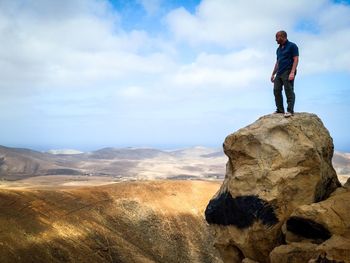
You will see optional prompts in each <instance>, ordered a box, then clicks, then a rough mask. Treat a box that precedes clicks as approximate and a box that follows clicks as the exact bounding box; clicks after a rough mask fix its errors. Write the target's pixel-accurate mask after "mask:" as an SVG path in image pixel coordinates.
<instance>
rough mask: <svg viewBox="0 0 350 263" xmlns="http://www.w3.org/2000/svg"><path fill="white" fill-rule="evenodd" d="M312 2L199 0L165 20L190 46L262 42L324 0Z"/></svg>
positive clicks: (176, 35) (232, 45)
mask: <svg viewBox="0 0 350 263" xmlns="http://www.w3.org/2000/svg"><path fill="white" fill-rule="evenodd" d="M314 2H315V1H312V3H311V2H305V1H301V0H298V1H293V2H283V3H282V2H281V1H277V0H272V1H269V2H268V4H267V3H266V2H264V1H243V0H235V1H232V0H215V1H213V0H203V1H202V2H201V3H200V5H199V6H198V7H197V10H196V12H195V14H191V13H189V12H188V11H187V10H185V9H184V8H179V9H176V10H173V11H172V12H170V13H169V14H168V16H167V23H168V25H169V28H170V30H171V31H172V32H173V33H174V35H175V37H176V39H178V40H180V41H185V42H189V43H190V44H192V45H200V44H202V43H212V44H216V45H218V46H224V47H229V48H234V47H241V46H242V44H244V45H245V43H254V44H255V45H256V44H259V42H266V41H267V40H268V39H269V38H271V36H273V34H274V33H275V32H276V31H277V30H280V29H281V28H284V29H286V30H289V29H291V28H293V24H294V23H295V20H296V19H297V18H299V17H303V16H305V15H306V13H309V12H312V11H313V10H315V8H317V7H318V5H319V4H321V3H322V2H324V1H316V2H317V3H318V4H315V3H314ZM306 10H308V11H306Z"/></svg>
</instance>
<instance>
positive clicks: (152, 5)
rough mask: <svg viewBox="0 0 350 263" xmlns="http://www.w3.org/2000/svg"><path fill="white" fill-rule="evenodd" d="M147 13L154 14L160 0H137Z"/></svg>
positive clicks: (158, 7)
mask: <svg viewBox="0 0 350 263" xmlns="http://www.w3.org/2000/svg"><path fill="white" fill-rule="evenodd" d="M138 2H139V3H140V4H141V5H142V6H143V7H144V9H145V10H146V12H147V14H148V15H154V14H155V13H156V12H157V11H158V10H159V9H160V7H161V3H162V0H138Z"/></svg>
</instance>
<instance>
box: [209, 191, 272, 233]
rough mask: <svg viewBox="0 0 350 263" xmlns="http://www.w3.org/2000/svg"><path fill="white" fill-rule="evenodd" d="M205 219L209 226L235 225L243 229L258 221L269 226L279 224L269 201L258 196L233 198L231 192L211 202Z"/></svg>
mask: <svg viewBox="0 0 350 263" xmlns="http://www.w3.org/2000/svg"><path fill="white" fill-rule="evenodd" d="M205 219H206V220H207V222H208V223H209V224H217V225H224V226H228V225H234V226H236V227H238V228H241V229H243V228H247V227H249V226H251V225H253V223H254V222H255V221H258V220H261V222H262V223H263V224H264V225H267V226H273V225H274V224H276V223H278V219H277V217H276V215H275V212H274V209H273V207H272V206H271V205H270V204H269V203H268V202H267V201H265V200H263V199H260V198H259V197H258V196H256V195H246V196H237V197H235V198H233V197H232V195H231V193H230V192H225V193H222V194H220V195H219V196H218V197H216V198H214V199H212V200H210V202H209V204H208V206H207V208H206V210H205Z"/></svg>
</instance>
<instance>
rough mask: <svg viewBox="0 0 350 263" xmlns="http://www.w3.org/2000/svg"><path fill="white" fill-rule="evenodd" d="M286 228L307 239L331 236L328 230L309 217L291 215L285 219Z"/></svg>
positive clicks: (325, 238)
mask: <svg viewBox="0 0 350 263" xmlns="http://www.w3.org/2000/svg"><path fill="white" fill-rule="evenodd" d="M286 224H287V230H288V231H290V232H292V233H293V234H296V235H298V236H302V237H305V238H309V239H321V240H323V241H324V240H327V239H329V238H330V237H331V233H330V232H329V230H328V229H327V228H326V227H324V226H323V225H321V224H319V223H316V222H315V221H312V220H310V219H306V218H302V217H297V216H292V217H290V218H289V219H288V220H287V223H286Z"/></svg>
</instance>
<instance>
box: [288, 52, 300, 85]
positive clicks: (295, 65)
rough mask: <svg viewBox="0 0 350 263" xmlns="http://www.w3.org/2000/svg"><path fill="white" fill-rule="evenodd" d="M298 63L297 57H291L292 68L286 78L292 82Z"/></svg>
mask: <svg viewBox="0 0 350 263" xmlns="http://www.w3.org/2000/svg"><path fill="white" fill-rule="evenodd" d="M298 62H299V56H295V57H293V66H292V70H291V71H290V74H289V77H288V79H289V80H293V79H294V78H295V71H296V69H297V66H298Z"/></svg>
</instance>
